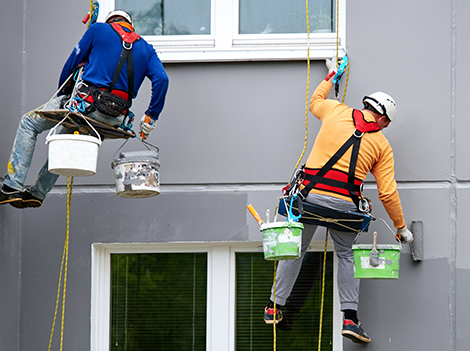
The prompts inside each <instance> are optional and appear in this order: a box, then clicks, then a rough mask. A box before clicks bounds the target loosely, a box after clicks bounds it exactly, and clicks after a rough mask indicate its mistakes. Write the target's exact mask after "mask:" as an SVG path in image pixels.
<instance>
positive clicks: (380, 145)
mask: <svg viewBox="0 0 470 351" xmlns="http://www.w3.org/2000/svg"><path fill="white" fill-rule="evenodd" d="M335 66H336V62H334V60H327V67H328V69H329V73H328V75H327V77H326V78H325V80H323V81H322V82H321V83H320V85H318V87H317V88H316V90H315V92H314V93H313V96H312V98H311V100H310V111H311V112H312V113H313V114H314V115H315V116H316V117H317V118H318V119H319V120H320V121H321V122H322V125H321V128H320V131H319V132H318V135H317V137H316V140H315V143H314V145H313V148H312V151H311V153H310V155H309V157H308V159H307V162H306V164H305V168H304V174H305V175H306V177H305V179H306V181H304V182H303V185H304V186H307V190H308V191H307V192H306V194H304V195H305V199H304V201H305V202H308V203H312V204H315V205H319V206H322V207H326V208H330V209H335V210H341V211H346V212H348V211H349V212H356V213H357V212H364V211H366V210H367V209H364V208H363V207H364V206H363V205H364V198H363V197H362V194H361V192H360V186H361V184H362V182H363V181H364V180H365V178H366V176H367V173H368V172H371V173H372V174H373V175H374V177H375V180H376V183H377V189H378V191H379V199H380V200H381V202H382V204H383V205H384V207H385V210H386V211H387V213H388V215H389V217H390V219H391V220H392V221H393V224H394V226H395V228H396V230H397V235H396V237H397V239H398V240H400V241H401V242H402V243H410V242H411V241H412V240H413V235H412V233H411V232H410V231H409V230H408V228H407V227H406V225H405V219H404V218H403V212H402V208H401V203H400V197H399V195H398V191H397V184H396V182H395V179H394V176H395V173H394V168H393V165H394V160H393V151H392V148H391V146H390V144H389V142H388V140H387V139H386V138H385V136H384V135H383V133H382V130H383V129H384V128H386V127H387V126H388V125H389V124H390V123H391V122H393V121H394V120H395V117H396V112H397V107H396V104H395V101H394V100H393V98H392V97H390V96H389V95H388V94H385V93H383V92H376V93H373V94H371V95H369V96H365V97H364V99H363V104H364V108H363V109H362V110H355V109H353V108H351V107H348V106H346V105H344V104H342V103H340V102H338V101H336V100H330V99H328V95H329V93H330V91H331V88H332V87H333V79H334V78H333V77H334V76H335V68H336V67H335ZM353 133H358V135H359V138H360V139H361V142H360V148H359V147H358V148H357V150H356V155H357V156H356V157H357V159H355V166H354V165H353V166H352V167H355V169H354V168H353V169H352V177H351V168H350V166H351V165H352V164H353V163H354V162H353V161H351V160H353V159H354V157H351V156H352V153H353V152H354V151H353V149H354V148H353V147H351V148H349V149H348V150H347V151H346V152H345V153H344V154H342V155H341V156H340V157H339V158H338V157H336V159H335V156H337V155H338V153H337V152H338V150H339V149H340V148H341V147H342V146H344V145H345V144H346V142H347V140H348V139H349V138H351V136H352V135H353ZM332 159H335V161H336V162H331V160H332ZM329 161H330V162H329ZM328 163H329V164H333V166H332V167H326V168H328V170H325V169H324V170H322V171H320V170H321V169H322V168H323V167H324V166H325V165H326V164H328ZM319 172H320V173H319ZM317 174H319V175H318V176H317ZM309 177H310V178H309ZM315 177H316V178H315ZM320 178H321V179H320ZM350 178H353V179H350ZM309 179H310V181H314V182H313V183H312V184H315V185H314V186H313V187H311V188H309V187H308V183H309ZM348 183H352V184H353V187H352V188H351V186H349V185H348ZM343 185H344V186H343ZM348 186H349V187H348ZM351 189H352V190H351ZM366 204H367V203H366ZM365 207H367V206H365ZM304 227H305V228H304V230H303V233H302V248H301V257H300V258H298V259H296V260H287V261H280V262H279V265H278V268H277V274H276V276H277V283H276V309H274V302H273V301H274V298H275V296H274V287H273V289H272V294H271V299H270V301H269V304H268V306H267V307H266V308H265V313H264V319H265V322H266V323H269V324H272V323H278V322H280V321H282V319H283V311H282V308H283V306H284V305H285V304H286V300H287V298H288V297H289V295H290V294H291V291H292V288H293V286H294V283H295V281H296V279H297V276H298V274H299V271H300V268H301V265H302V259H303V257H304V255H305V252H306V250H307V248H308V246H309V243H310V241H311V240H312V237H313V234H314V233H315V230H316V229H317V226H316V225H312V224H306V223H304ZM329 233H330V236H331V238H332V240H333V241H334V245H335V252H336V255H337V256H338V275H337V279H338V290H339V297H340V303H341V311H342V312H343V313H344V321H343V330H342V335H343V336H344V337H347V338H349V339H351V340H352V341H354V342H357V343H369V342H370V341H371V339H370V337H369V336H368V335H367V334H366V332H365V331H364V329H363V328H362V325H361V323H360V322H359V320H358V317H357V310H358V304H359V283H360V280H359V279H355V278H354V255H353V250H352V245H353V244H354V243H355V240H356V237H357V232H354V231H340V230H336V229H331V228H330V229H329Z"/></svg>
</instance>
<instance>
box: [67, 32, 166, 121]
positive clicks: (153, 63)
mask: <svg viewBox="0 0 470 351" xmlns="http://www.w3.org/2000/svg"><path fill="white" fill-rule="evenodd" d="M126 30H127V29H126ZM121 51H122V44H121V39H120V37H119V35H118V34H117V33H116V32H115V31H114V29H113V28H112V27H111V25H110V24H108V23H95V24H93V25H91V26H90V28H88V30H87V31H86V32H85V34H84V35H83V37H82V39H80V41H79V42H78V44H77V45H76V46H75V48H74V49H73V52H72V53H71V54H70V56H69V58H68V59H67V62H66V63H65V65H64V67H63V68H62V73H61V75H60V80H59V87H60V86H62V84H63V83H64V82H65V81H66V80H67V78H68V77H69V76H70V74H71V73H72V71H73V69H74V68H76V67H77V66H78V65H79V64H80V63H82V62H85V67H84V73H83V75H82V79H83V80H84V81H87V82H90V83H92V84H94V85H96V86H97V87H100V88H107V87H108V86H109V85H110V84H111V81H112V78H113V74H114V70H115V69H116V66H117V63H118V61H119V57H120V56H121ZM132 58H133V62H134V96H133V98H135V97H136V96H137V93H138V91H139V88H140V86H141V85H142V82H143V80H144V78H145V77H148V78H149V79H150V81H151V82H152V97H151V99H150V104H149V107H148V109H147V111H146V112H145V114H146V115H148V116H150V117H151V118H152V119H155V120H156V119H158V116H159V115H160V112H161V111H162V110H163V105H164V104H165V97H166V93H167V90H168V76H167V74H166V72H165V70H164V68H163V65H162V63H161V61H160V59H159V58H158V56H157V53H156V52H155V50H154V48H153V47H152V45H150V44H149V43H147V42H146V41H145V40H144V39H142V38H140V40H138V41H136V42H134V44H133V46H132ZM115 89H119V90H123V91H126V92H127V91H128V89H127V64H124V67H123V68H122V70H121V74H120V75H119V78H118V80H117V82H116V85H115Z"/></svg>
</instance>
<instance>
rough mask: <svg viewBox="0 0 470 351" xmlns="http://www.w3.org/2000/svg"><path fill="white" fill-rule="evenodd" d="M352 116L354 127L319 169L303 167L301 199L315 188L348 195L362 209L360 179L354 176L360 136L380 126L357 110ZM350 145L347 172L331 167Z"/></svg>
mask: <svg viewBox="0 0 470 351" xmlns="http://www.w3.org/2000/svg"><path fill="white" fill-rule="evenodd" d="M352 116H353V121H354V126H355V127H356V129H355V130H354V132H353V134H352V135H351V137H350V138H349V139H348V140H347V141H346V142H345V143H344V144H343V146H341V147H340V148H339V150H338V151H337V152H336V153H335V154H334V155H333V156H332V157H331V158H330V159H329V160H328V162H327V163H326V164H325V165H324V166H323V167H322V168H321V169H320V170H317V169H311V168H305V169H304V175H303V177H304V181H303V182H302V184H303V185H304V186H305V187H304V188H303V189H302V190H301V192H300V194H301V197H302V199H304V200H305V198H306V197H307V195H308V193H309V192H310V191H311V190H312V189H313V188H316V189H321V190H326V191H331V192H334V193H337V194H341V195H346V196H349V197H351V199H352V200H353V202H354V204H355V205H356V207H357V208H358V209H359V210H362V209H361V207H360V206H361V204H360V199H362V198H363V197H362V194H361V186H362V180H360V179H357V178H356V177H355V172H356V165H357V157H358V155H359V148H360V146H361V140H362V136H363V135H364V134H365V133H374V132H378V131H379V130H380V128H379V126H378V125H377V123H375V122H367V121H366V120H365V119H364V114H363V113H362V112H361V111H359V110H353V113H352ZM351 147H352V152H351V159H350V162H349V171H348V173H347V174H345V173H344V172H341V171H337V170H334V169H332V167H333V166H334V165H335V164H336V163H337V162H338V160H339V159H340V158H341V157H342V156H343V155H344V154H345V153H346V151H348V150H349V148H351Z"/></svg>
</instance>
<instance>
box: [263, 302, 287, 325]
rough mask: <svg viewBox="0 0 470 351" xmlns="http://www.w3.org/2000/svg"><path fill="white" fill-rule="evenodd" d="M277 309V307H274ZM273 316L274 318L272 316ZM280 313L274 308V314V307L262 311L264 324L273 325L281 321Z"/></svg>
mask: <svg viewBox="0 0 470 351" xmlns="http://www.w3.org/2000/svg"><path fill="white" fill-rule="evenodd" d="M276 307H277V306H276ZM274 315H275V316H274ZM282 318H283V316H282V311H281V310H279V309H277V308H276V313H274V307H269V306H268V307H266V308H265V309H264V322H265V323H266V324H274V323H276V324H277V323H279V322H280V321H282Z"/></svg>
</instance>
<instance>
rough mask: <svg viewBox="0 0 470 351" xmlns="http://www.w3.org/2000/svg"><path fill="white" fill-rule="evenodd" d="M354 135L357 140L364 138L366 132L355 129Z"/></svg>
mask: <svg viewBox="0 0 470 351" xmlns="http://www.w3.org/2000/svg"><path fill="white" fill-rule="evenodd" d="M353 134H354V136H355V137H356V138H362V136H363V135H364V132H360V131H358V130H357V129H354V132H353Z"/></svg>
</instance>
